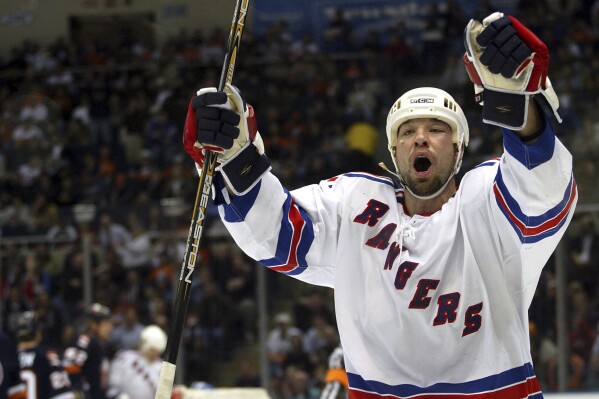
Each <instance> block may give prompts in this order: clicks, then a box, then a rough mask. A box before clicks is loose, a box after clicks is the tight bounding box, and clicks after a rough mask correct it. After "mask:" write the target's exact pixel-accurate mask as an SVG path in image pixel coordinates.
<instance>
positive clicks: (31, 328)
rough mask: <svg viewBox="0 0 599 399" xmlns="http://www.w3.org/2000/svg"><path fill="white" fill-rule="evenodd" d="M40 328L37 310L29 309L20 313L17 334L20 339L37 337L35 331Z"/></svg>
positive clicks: (27, 339)
mask: <svg viewBox="0 0 599 399" xmlns="http://www.w3.org/2000/svg"><path fill="white" fill-rule="evenodd" d="M38 329H39V324H38V321H37V319H36V317H35V312H34V311H32V310H28V311H26V312H23V313H21V314H19V317H18V318H17V327H16V330H15V334H16V336H17V339H18V340H19V341H29V340H32V339H33V338H35V333H36V332H37V330H38Z"/></svg>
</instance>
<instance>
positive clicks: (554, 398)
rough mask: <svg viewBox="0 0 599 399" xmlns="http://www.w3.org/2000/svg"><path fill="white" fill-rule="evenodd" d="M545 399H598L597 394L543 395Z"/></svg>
mask: <svg viewBox="0 0 599 399" xmlns="http://www.w3.org/2000/svg"><path fill="white" fill-rule="evenodd" d="M543 397H545V399H599V392H580V393H579V392H573V393H544V394H543Z"/></svg>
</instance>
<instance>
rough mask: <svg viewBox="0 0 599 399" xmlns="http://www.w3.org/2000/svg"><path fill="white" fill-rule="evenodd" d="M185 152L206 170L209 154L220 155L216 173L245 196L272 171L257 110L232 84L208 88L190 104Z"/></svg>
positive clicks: (201, 91)
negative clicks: (208, 152) (265, 151)
mask: <svg viewBox="0 0 599 399" xmlns="http://www.w3.org/2000/svg"><path fill="white" fill-rule="evenodd" d="M183 145H184V147H185V151H186V152H187V153H188V154H189V155H190V156H191V157H192V158H193V160H194V161H195V163H196V166H197V167H198V172H199V169H201V168H202V167H203V166H204V159H205V154H206V150H209V151H214V152H216V153H218V157H217V166H216V170H217V171H220V172H221V174H222V176H223V178H224V179H225V181H226V182H227V184H228V186H229V188H230V189H231V190H232V191H233V192H234V193H235V194H236V195H242V194H245V193H247V192H248V191H249V190H251V189H252V188H253V187H254V186H255V185H256V184H257V183H258V181H259V180H260V177H262V175H263V174H264V173H266V172H267V171H268V170H270V168H271V166H270V161H269V159H268V158H267V157H266V156H265V155H264V144H263V142H262V138H261V137H260V133H258V129H257V124H256V117H255V114H254V109H253V108H252V106H251V105H249V104H246V103H245V102H244V101H243V99H242V98H241V95H240V94H239V92H238V91H237V89H236V88H235V87H233V86H231V85H230V84H227V85H226V86H225V89H224V91H220V92H219V91H217V90H216V88H214V87H211V88H204V89H201V90H200V91H198V93H197V96H195V97H193V98H192V99H191V101H190V102H189V107H188V109H187V118H186V119H185V127H184V129H183Z"/></svg>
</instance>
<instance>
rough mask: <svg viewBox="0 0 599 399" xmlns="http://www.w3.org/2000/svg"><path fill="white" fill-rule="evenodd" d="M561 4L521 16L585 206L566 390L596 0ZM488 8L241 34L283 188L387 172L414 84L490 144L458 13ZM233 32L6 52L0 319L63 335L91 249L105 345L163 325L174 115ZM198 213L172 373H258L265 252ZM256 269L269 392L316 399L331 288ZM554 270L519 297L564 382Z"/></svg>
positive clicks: (179, 123)
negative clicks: (29, 322) (390, 143)
mask: <svg viewBox="0 0 599 399" xmlns="http://www.w3.org/2000/svg"><path fill="white" fill-rule="evenodd" d="M557 4H559V6H558V5H557ZM572 4H576V6H571V3H570V2H555V3H551V5H548V4H547V3H546V2H543V1H534V2H533V1H525V0H522V1H520V2H518V7H517V11H516V14H515V15H516V16H517V17H518V18H519V19H520V20H521V21H522V22H523V23H525V24H526V25H527V26H528V27H530V28H531V29H532V30H533V31H534V32H536V33H537V34H538V36H539V37H541V38H542V39H543V40H544V41H545V42H546V43H547V45H548V47H549V49H550V53H551V57H552V58H551V64H550V77H551V79H552V82H553V85H554V87H555V89H556V92H557V93H558V95H559V98H560V114H561V116H562V118H563V123H562V124H561V125H560V126H559V127H558V130H557V134H558V137H559V138H560V140H562V141H563V142H564V143H565V144H566V146H567V147H568V148H569V149H570V150H571V152H572V153H573V155H574V167H575V178H576V180H577V183H578V187H579V195H580V199H579V204H582V205H585V206H587V208H584V207H582V208H581V209H588V210H590V211H589V212H580V213H579V215H578V216H577V217H576V219H575V220H574V222H573V223H572V226H571V228H570V230H569V231H568V234H567V236H566V237H565V239H564V247H565V253H566V256H565V258H566V264H567V276H566V279H567V281H566V283H567V292H568V306H569V308H568V309H569V311H568V315H567V317H568V323H567V331H568V344H569V359H568V361H569V364H570V367H569V370H568V373H569V374H568V389H571V390H596V389H598V388H599V340H597V337H599V335H598V331H597V328H596V326H597V324H598V322H599V271H598V267H599V237H598V236H597V233H596V231H597V230H596V226H595V222H596V218H597V215H596V213H594V212H596V211H597V208H596V207H594V206H595V205H596V204H599V174H598V173H597V168H598V167H599V114H598V113H597V110H599V1H594V2H593V1H582V2H575V3H572ZM493 11H495V9H494V7H493V5H492V4H490V3H488V2H481V3H480V6H479V8H478V9H477V10H476V12H475V13H474V15H469V14H467V13H466V12H465V11H464V10H462V9H461V8H460V6H459V3H453V2H451V1H450V2H448V3H445V6H444V7H442V8H441V7H438V6H437V5H436V4H433V5H431V6H430V7H429V8H428V11H427V17H426V20H425V21H424V24H425V28H424V29H423V30H422V32H421V33H420V34H421V36H420V37H414V36H413V35H414V33H413V32H412V31H410V30H409V29H406V26H405V25H404V24H402V23H398V24H396V25H394V26H391V27H389V28H386V29H384V30H382V31H375V30H373V31H371V32H369V33H368V35H367V36H366V38H364V39H360V40H358V39H357V38H356V36H354V35H353V32H352V26H351V25H350V24H348V23H346V21H344V17H343V11H342V10H340V12H339V13H338V14H337V15H336V17H335V18H334V19H332V20H331V22H330V26H329V28H328V30H327V32H326V35H325V37H324V40H323V41H321V42H316V41H315V40H314V39H313V38H312V37H311V36H310V35H306V36H304V37H302V38H294V37H293V36H292V35H290V34H289V32H288V31H287V29H288V28H287V25H286V23H285V21H279V22H274V23H272V24H271V25H269V26H268V27H267V29H266V30H265V33H264V34H262V35H259V36H258V35H255V34H254V33H253V32H252V30H251V29H250V30H248V31H247V32H245V33H244V37H243V44H242V48H241V50H240V51H241V54H242V56H240V57H239V60H238V62H237V70H236V76H235V79H234V80H235V84H236V85H237V86H238V87H239V88H240V89H241V90H242V92H243V95H244V97H245V98H246V99H247V101H248V102H249V103H251V104H252V105H253V106H254V108H255V110H256V113H257V118H258V127H259V130H260V132H261V135H262V137H263V138H264V141H265V147H266V153H267V155H268V156H269V158H270V159H271V160H272V163H273V170H274V172H275V173H276V174H277V175H278V176H279V177H281V179H282V180H283V182H284V184H285V185H286V186H287V187H288V188H290V189H293V188H296V187H299V186H301V185H305V184H309V183H317V182H318V181H319V180H320V179H324V178H329V177H332V176H334V175H337V174H340V173H343V172H347V171H352V170H364V171H369V172H372V173H376V174H384V172H383V171H382V170H380V169H379V168H378V166H376V164H377V163H378V162H379V161H384V160H386V157H388V154H387V153H386V150H385V147H386V142H385V140H386V139H385V134H384V123H385V119H386V115H387V112H388V109H389V107H390V105H391V104H392V103H393V101H394V100H395V99H396V98H397V97H399V95H401V94H402V93H403V92H404V91H406V90H408V89H410V88H413V87H417V86H421V85H429V86H437V87H440V88H443V89H445V90H447V91H448V92H449V93H451V94H452V95H453V96H454V98H456V100H457V101H458V102H459V103H460V104H461V105H462V108H463V109H464V111H465V113H466V115H467V118H468V120H469V124H470V145H469V147H468V148H467V152H466V155H465V156H464V166H463V167H462V171H467V170H469V169H470V168H471V167H473V166H475V165H477V164H478V163H480V162H482V161H484V160H486V159H489V158H493V157H496V156H499V155H500V154H501V152H502V139H501V133H500V131H499V130H498V129H496V128H493V127H491V126H486V125H483V124H482V122H481V120H480V107H479V106H478V105H477V104H476V103H475V102H474V99H473V88H472V85H471V83H470V82H469V80H468V78H467V75H466V73H465V71H464V68H463V65H462V60H461V58H462V54H463V44H462V31H463V28H464V27H465V25H466V23H467V21H468V20H469V19H470V18H472V17H473V18H477V19H482V18H484V17H485V16H487V15H488V14H490V13H491V12H493ZM225 28H226V27H225ZM227 35H228V31H227V30H226V29H215V30H212V31H202V30H200V29H198V30H197V31H193V32H181V33H180V34H179V35H176V36H173V37H169V38H168V39H167V40H164V41H163V42H162V43H160V44H157V43H141V42H124V43H122V44H121V45H120V46H119V48H118V51H108V50H107V49H105V48H103V47H102V46H100V45H94V43H90V44H89V45H86V46H80V45H75V44H74V43H72V42H69V41H68V40H66V39H59V40H56V41H55V42H53V43H52V44H51V45H47V46H42V45H40V44H38V43H36V42H34V41H25V42H23V43H22V45H20V46H19V47H17V48H14V49H13V50H12V52H11V54H10V55H8V56H7V57H5V58H4V59H2V60H0V232H1V244H0V292H1V295H2V305H1V310H2V314H1V319H0V320H1V323H2V324H1V327H2V329H4V330H6V331H9V332H10V331H11V329H12V328H14V321H15V320H16V316H17V315H18V314H19V313H20V312H22V311H24V310H28V309H34V310H36V311H38V314H39V317H41V319H42V321H43V323H42V324H43V327H44V337H45V339H46V340H47V342H48V343H49V344H50V345H52V346H54V347H56V348H65V347H66V345H68V344H69V343H70V341H71V340H72V339H73V337H74V336H75V334H76V333H77V328H78V324H77V323H78V318H79V316H80V315H81V312H82V310H83V309H84V305H85V302H86V297H85V292H84V290H83V287H84V284H85V281H84V280H85V273H84V264H85V263H86V262H90V264H91V265H92V269H91V281H92V282H93V284H92V286H93V291H92V293H91V296H92V298H93V300H94V301H96V302H100V303H103V304H104V305H106V306H108V307H110V308H111V309H112V311H113V314H114V315H115V316H114V322H115V329H114V331H113V334H112V338H111V340H110V346H111V348H112V350H113V353H114V351H116V350H118V349H124V348H129V347H134V346H135V345H136V344H137V341H138V339H139V333H140V332H141V330H142V328H143V326H145V325H148V324H157V325H160V326H162V327H163V328H165V329H166V330H167V331H168V326H169V319H170V316H171V314H170V312H171V303H172V299H173V296H174V290H175V284H176V282H177V275H178V269H179V266H180V263H181V259H182V255H183V251H184V249H185V238H186V236H187V230H188V228H189V219H190V217H191V207H192V205H193V203H194V199H195V193H196V188H197V174H196V170H195V168H194V165H193V163H192V161H191V159H189V158H188V157H187V156H186V155H185V153H184V151H183V148H182V145H181V133H182V128H183V122H184V120H185V114H186V111H187V107H188V101H189V99H190V98H191V96H192V95H193V94H194V91H195V90H197V89H198V88H200V87H206V86H216V85H217V84H218V79H219V77H220V70H221V67H222V60H223V58H224V52H225V43H226V39H227ZM381 149H382V150H381ZM81 204H87V205H90V204H93V207H91V208H90V207H87V208H85V207H84V208H83V210H82V208H81ZM209 210H210V213H209V218H208V220H207V222H206V225H207V226H208V231H207V232H206V234H205V235H206V237H205V239H204V240H203V241H202V248H201V250H200V253H201V259H200V261H199V262H198V266H197V268H196V278H195V279H194V285H195V287H194V289H193V290H192V298H191V304H190V309H189V312H188V319H187V322H186V326H185V330H184V336H183V340H182V346H183V348H184V350H183V352H184V353H185V356H184V361H185V381H184V382H185V383H186V384H191V383H192V382H194V381H204V382H207V383H209V384H214V385H218V384H226V385H229V386H231V385H237V386H259V385H260V384H261V379H260V376H259V375H258V374H257V370H258V368H257V367H256V364H255V359H253V357H255V356H254V355H255V352H252V350H249V351H248V350H247V348H255V347H256V345H258V326H257V298H256V268H257V267H258V266H257V265H256V264H255V263H254V262H253V261H251V260H250V259H248V258H247V257H246V256H245V255H244V254H242V253H241V252H240V251H239V250H238V249H237V247H236V246H235V244H234V243H233V242H232V241H231V240H230V239H229V238H228V235H227V233H226V231H224V230H223V227H222V225H220V224H219V221H218V220H217V219H218V218H217V216H216V211H215V209H213V208H212V207H211V208H210V209H209ZM85 239H87V240H85ZM85 242H87V243H88V244H89V246H88V247H85V246H84V245H83V244H84V243H85ZM86 248H87V249H86ZM266 276H267V292H268V296H267V305H268V309H269V313H268V314H269V315H271V317H269V319H268V323H269V329H270V331H269V334H268V337H267V339H266V352H267V359H268V373H269V381H270V386H269V389H270V391H271V394H272V395H273V398H281V399H296V398H298V399H299V398H316V397H318V395H319V392H320V390H321V389H322V387H323V379H324V373H325V372H326V367H327V358H328V355H329V354H330V353H331V352H332V350H333V349H334V348H335V347H336V346H337V344H338V335H337V331H336V326H335V318H334V309H333V307H332V292H330V290H326V289H321V288H318V287H310V286H305V285H299V284H296V283H295V281H294V280H292V279H290V278H287V277H283V278H281V276H278V275H276V273H274V272H270V271H267V273H266ZM557 284H558V281H557V279H556V273H555V269H554V259H553V258H552V260H551V261H550V263H549V264H548V265H547V267H546V269H545V271H544V273H543V275H542V277H541V281H540V283H539V287H538V290H537V294H536V298H535V300H534V302H533V305H532V307H531V310H530V319H531V329H530V331H531V337H532V350H533V354H534V357H535V367H536V369H537V374H538V377H539V379H540V380H541V382H542V385H543V388H544V389H545V390H547V391H551V390H556V389H557V388H558V386H557V376H556V375H557V374H556V373H557V370H556V367H557V341H556V329H557V326H556V323H555V312H556V305H555V292H556V286H557ZM215 364H232V365H233V366H231V368H229V369H227V368H222V367H221V368H219V367H215Z"/></svg>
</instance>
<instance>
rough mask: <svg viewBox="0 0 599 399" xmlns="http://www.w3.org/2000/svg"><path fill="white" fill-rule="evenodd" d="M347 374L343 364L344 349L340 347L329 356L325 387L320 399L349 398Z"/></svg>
mask: <svg viewBox="0 0 599 399" xmlns="http://www.w3.org/2000/svg"><path fill="white" fill-rule="evenodd" d="M347 385H348V382H347V372H346V371H345V364H344V363H343V349H342V348H341V346H338V347H336V348H335V350H333V352H332V353H331V354H330V355H329V364H328V369H327V374H326V375H325V386H324V388H323V389H322V393H321V394H320V399H345V398H347Z"/></svg>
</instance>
